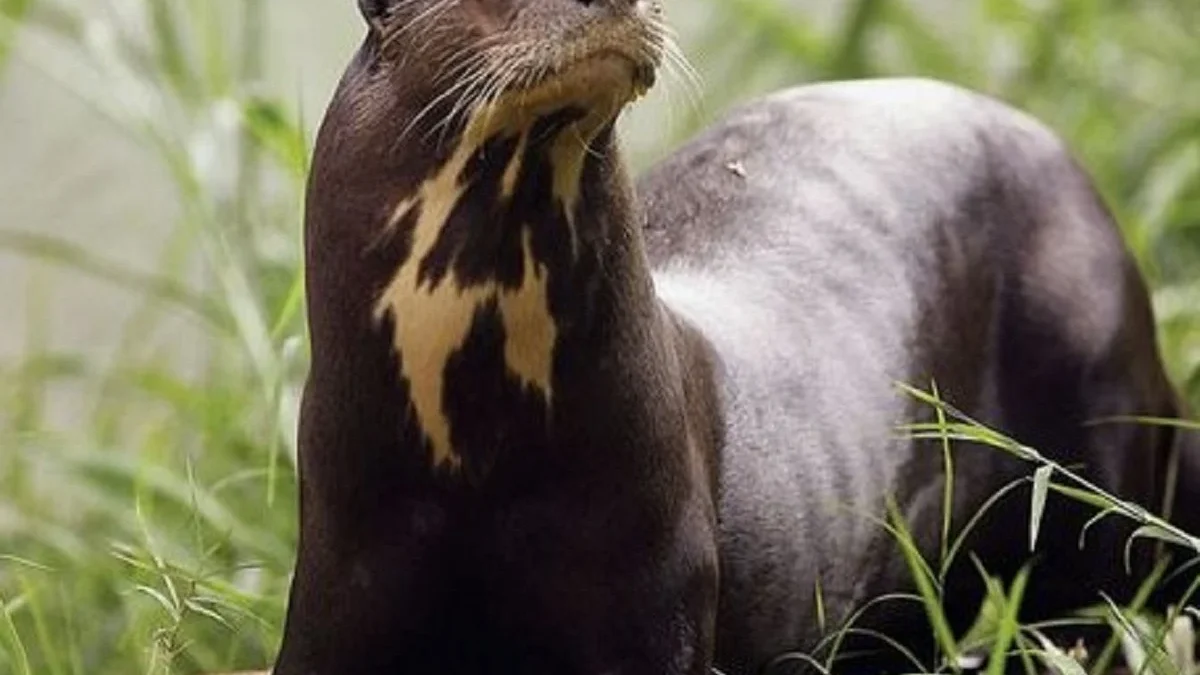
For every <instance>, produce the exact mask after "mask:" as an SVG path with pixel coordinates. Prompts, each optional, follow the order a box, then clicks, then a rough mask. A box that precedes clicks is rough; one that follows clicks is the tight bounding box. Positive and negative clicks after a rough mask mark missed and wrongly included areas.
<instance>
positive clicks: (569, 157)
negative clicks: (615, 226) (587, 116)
mask: <svg viewBox="0 0 1200 675" xmlns="http://www.w3.org/2000/svg"><path fill="white" fill-rule="evenodd" d="M593 133H594V132H593ZM589 140H590V139H589ZM588 142H589V141H585V140H584V136H583V135H582V131H581V130H580V129H579V128H578V126H577V125H571V126H570V127H568V128H567V129H566V130H565V131H564V132H563V133H561V134H559V136H558V138H556V139H554V145H552V146H551V147H550V166H551V168H552V170H553V172H554V186H553V194H554V198H555V199H556V200H558V203H559V204H561V205H562V209H563V214H564V215H565V217H566V219H567V229H568V230H570V233H571V254H572V256H575V255H578V253H579V233H578V232H577V231H576V229H575V207H576V206H577V205H578V203H579V187H580V186H579V183H580V181H581V180H582V177H583V163H584V159H585V158H586V157H587V153H588V152H589V149H588V146H587V144H588Z"/></svg>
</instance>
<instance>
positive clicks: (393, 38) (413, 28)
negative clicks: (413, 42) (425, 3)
mask: <svg viewBox="0 0 1200 675" xmlns="http://www.w3.org/2000/svg"><path fill="white" fill-rule="evenodd" d="M457 2H458V0H437V2H434V3H433V4H432V5H430V6H429V7H426V8H425V9H423V10H421V12H420V13H418V14H417V15H416V16H414V17H413V18H412V19H410V20H409V21H408V23H406V24H405V25H403V26H400V27H399V28H397V29H396V30H394V31H392V32H391V33H390V34H389V35H387V36H385V37H384V40H383V43H382V48H383V49H387V48H389V47H391V46H392V45H393V44H395V43H396V42H397V41H398V40H400V38H402V37H404V36H405V35H409V34H413V33H414V32H418V31H417V29H419V28H420V27H421V26H422V24H425V23H427V22H433V21H436V20H437V19H439V18H441V17H442V16H444V15H445V14H446V12H447V11H448V10H449V9H450V8H451V7H453V6H454V5H455V4H456V3H457ZM431 42H432V41H431V40H426V45H428V44H430V43H431ZM414 51H415V52H422V51H424V47H418V48H417V49H415V50H414Z"/></svg>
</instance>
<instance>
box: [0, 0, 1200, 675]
mask: <svg viewBox="0 0 1200 675" xmlns="http://www.w3.org/2000/svg"><path fill="white" fill-rule="evenodd" d="M326 4H328V3H326ZM342 4H344V5H345V7H344V12H345V13H347V14H349V13H352V11H353V3H352V2H350V0H344V1H343V2H342ZM268 5H269V3H266V2H265V1H264V0H104V1H101V0H83V1H74V2H73V1H70V0H0V67H11V66H13V64H14V63H15V64H24V65H26V66H28V67H32V68H33V70H34V71H35V72H36V73H38V74H39V76H41V77H44V78H45V79H46V80H47V81H49V82H53V83H54V84H55V86H57V87H61V88H63V89H64V90H65V91H68V92H70V93H71V94H72V95H73V96H77V97H79V98H80V99H81V100H83V101H84V102H85V103H86V105H87V107H88V109H89V110H90V111H91V113H90V114H92V115H94V116H95V117H97V118H99V119H102V120H104V126H101V127H97V128H100V129H103V133H111V134H123V135H125V136H126V137H128V138H130V139H133V140H134V141H135V142H136V143H137V144H138V145H139V146H141V147H142V148H143V149H144V150H145V152H146V153H147V155H148V156H150V157H152V158H153V160H154V162H155V167H156V173H157V174H158V176H159V177H160V178H162V177H165V178H166V180H160V181H159V182H158V184H159V185H163V186H166V188H167V189H169V194H168V195H167V199H168V200H169V201H171V202H172V203H173V204H175V205H177V206H178V209H177V213H178V215H177V217H175V218H174V219H172V220H171V221H169V222H157V223H147V225H146V227H147V234H146V236H147V237H148V238H151V237H152V238H153V239H154V241H155V242H156V244H155V245H154V246H147V247H146V249H145V255H144V256H143V258H145V259H148V260H152V261H154V264H150V265H130V264H126V263H125V262H124V261H122V260H120V259H119V258H114V257H112V256H106V255H103V254H100V253H97V250H99V249H102V248H103V247H102V246H100V244H101V243H102V242H103V239H104V238H105V237H106V230H105V228H104V227H103V226H102V225H103V224H102V223H97V224H96V227H94V228H90V229H89V230H88V231H87V233H86V234H85V235H83V236H63V235H61V234H59V233H58V232H59V230H58V229H57V228H56V227H55V223H40V222H16V221H15V219H14V222H0V251H3V252H6V253H7V254H8V255H10V256H19V257H20V258H21V259H23V260H27V261H38V264H37V265H36V266H31V267H29V268H20V269H22V270H25V269H31V270H39V271H38V272H37V273H36V274H35V275H34V276H33V282H31V283H29V284H28V285H27V289H26V291H25V292H26V293H27V295H28V296H29V298H28V299H29V302H28V303H27V304H28V307H29V310H28V311H27V312H26V316H24V317H10V318H6V319H4V320H0V332H2V331H10V332H11V331H15V332H18V333H20V335H19V338H20V339H19V341H18V344H20V345H21V346H20V348H19V349H16V350H14V351H13V353H8V354H2V355H0V357H2V358H3V361H2V362H0V673H10V672H11V673H19V674H21V675H31V674H36V675H79V674H84V673H86V674H87V675H118V674H119V675H128V674H129V673H137V672H144V673H168V672H180V673H194V672H204V671H218V670H223V669H229V668H232V667H249V666H261V665H263V664H265V663H267V662H268V661H269V659H270V657H271V655H272V654H273V652H274V649H275V646H276V643H277V640H278V637H279V627H280V621H281V616H282V610H283V603H284V598H285V591H286V588H287V582H288V575H289V573H290V567H291V563H292V551H293V546H294V541H295V515H294V502H295V481H294V475H293V457H294V452H295V448H294V416H295V408H296V396H297V391H298V386H299V384H300V382H301V379H302V377H303V372H304V368H305V363H306V349H305V335H304V330H303V320H302V319H303V316H302V313H303V304H302V295H301V289H302V285H301V273H300V269H299V267H298V260H299V254H300V248H299V223H300V219H301V209H300V203H301V201H300V197H301V193H302V181H303V176H304V172H305V167H306V162H307V154H308V148H309V139H310V137H311V131H312V128H313V126H314V124H315V122H316V116H315V115H313V114H312V111H311V110H309V111H308V113H307V115H306V114H305V112H303V111H304V110H306V108H305V107H304V106H302V105H301V104H300V103H298V101H297V98H296V96H295V94H294V92H293V91H289V90H288V89H287V87H278V86H272V85H271V81H270V73H269V72H268V71H269V69H270V63H271V62H272V59H273V54H274V53H275V52H274V50H277V49H278V48H279V43H280V42H282V41H284V40H286V39H287V36H286V35H281V34H280V33H279V32H278V30H277V29H276V28H275V26H277V24H276V23H275V22H274V21H272V20H271V19H270V16H269V15H268V12H269V11H271V7H269V6H268ZM276 9H278V8H276ZM668 11H669V12H671V13H672V14H673V15H674V17H675V18H676V23H677V25H679V26H680V28H681V31H682V33H683V38H684V39H683V43H684V47H685V50H686V52H687V53H688V54H689V55H690V56H691V57H692V58H693V60H694V61H695V63H696V65H697V67H698V69H699V70H700V71H701V73H702V74H703V76H704V84H705V86H704V88H703V90H702V93H701V94H700V97H699V100H698V101H695V102H694V103H688V97H687V92H686V89H685V88H684V87H681V86H679V85H678V84H676V85H675V86H672V85H671V83H666V84H665V85H664V86H661V87H660V88H659V93H658V94H657V95H656V96H654V97H652V98H651V100H650V101H649V103H647V104H645V105H644V106H642V107H641V108H639V109H638V110H635V111H634V112H633V113H632V114H631V115H629V116H628V117H627V119H626V121H625V124H624V126H625V131H626V132H627V133H626V136H627V138H628V140H629V145H630V146H631V150H632V156H633V157H634V159H635V162H636V163H637V164H638V165H639V166H645V165H646V164H647V163H648V162H650V161H653V159H654V158H655V157H658V156H661V154H662V153H664V152H666V151H667V150H669V148H670V147H672V146H673V145H674V144H676V143H678V142H679V141H680V140H681V139H682V138H684V137H686V136H687V135H688V134H690V133H692V132H693V131H694V130H695V129H697V128H699V127H700V126H703V125H704V124H706V123H707V122H709V121H711V120H712V119H713V118H714V116H716V115H718V114H719V113H720V112H721V111H722V110H723V109H725V108H726V107H727V106H729V105H731V104H733V103H735V102H737V101H741V100H744V99H746V98H748V97H750V96H752V95H753V94H755V93H757V92H761V91H765V90H768V89H771V88H774V87H777V86H782V85H785V84H790V83H797V82H802V81H810V80H815V79H823V78H841V77H861V76H867V75H887V74H923V75H930V76H935V77H941V78H945V79H949V80H952V81H955V82H959V83H962V84H965V85H968V86H972V87H975V88H979V89H983V90H985V91H988V92H991V93H993V94H996V95H998V96H1000V97H1002V98H1004V99H1007V100H1009V101H1011V102H1013V103H1015V104H1017V105H1019V106H1022V107H1024V108H1027V109H1029V110H1030V111H1032V112H1033V113H1034V114H1036V115H1038V116H1039V117H1041V118H1042V119H1044V120H1046V121H1047V122H1048V123H1049V124H1051V125H1052V126H1053V127H1055V128H1056V129H1058V130H1059V131H1060V132H1061V133H1062V134H1063V135H1064V136H1066V138H1067V139H1068V140H1069V141H1070V142H1071V144H1072V145H1073V147H1074V148H1075V150H1076V151H1077V152H1078V154H1079V156H1080V157H1081V158H1082V160H1083V162H1084V164H1085V165H1086V166H1087V167H1088V168H1089V169H1090V170H1091V171H1092V172H1093V173H1094V175H1095V176H1096V179H1097V181H1098V183H1099V185H1100V188H1101V190H1102V192H1103V193H1104V195H1105V197H1106V198H1107V200H1108V202H1109V204H1110V205H1111V206H1112V208H1113V209H1114V210H1115V211H1116V213H1117V214H1118V216H1119V218H1120V220H1121V223H1122V225H1123V227H1124V230H1125V234H1126V236H1127V239H1128V241H1129V243H1130V245H1131V247H1132V248H1133V250H1134V252H1135V254H1136V256H1137V258H1138V261H1139V263H1140V265H1141V267H1142V269H1143V270H1144V272H1145V273H1146V275H1147V278H1148V279H1149V280H1150V283H1151V285H1152V286H1153V288H1154V299H1155V304H1156V308H1157V310H1158V317H1159V322H1160V329H1161V342H1162V347H1163V351H1164V355H1165V357H1166V359H1167V362H1168V365H1169V369H1170V371H1171V374H1172V376H1173V377H1174V378H1175V380H1176V382H1178V383H1179V385H1180V386H1181V388H1183V389H1184V390H1185V391H1186V392H1187V393H1188V395H1189V397H1190V399H1191V400H1192V402H1193V403H1194V404H1200V2H1196V0H1139V1H1138V2H1130V1H1128V0H941V1H939V0H924V1H918V0H845V1H844V2H836V3H833V2H815V1H814V2H807V3H806V2H785V1H784V0H689V2H688V3H687V4H686V5H685V4H684V3H683V1H682V0H679V1H678V2H668ZM346 25H347V26H352V25H353V24H350V23H348V24H346ZM353 37H354V36H353V35H341V36H339V37H338V38H337V39H338V40H340V41H343V42H344V43H345V44H350V42H352V40H353ZM347 57H348V53H339V54H337V56H336V57H335V61H336V62H335V63H333V64H331V66H330V68H329V71H328V72H330V73H333V72H335V71H336V69H337V68H340V64H341V63H342V62H344V60H345V58H347ZM309 84H310V85H311V86H312V87H313V88H315V89H316V90H317V91H318V92H319V93H321V95H322V96H323V95H324V92H326V91H328V90H329V88H330V87H331V86H332V81H331V80H330V81H324V80H323V81H320V82H316V83H309ZM281 91H282V93H280V92H281ZM4 95H14V94H13V90H12V89H9V88H7V86H6V85H4V84H3V83H0V96H4ZM27 159H28V158H13V157H8V158H6V159H5V162H6V163H8V162H15V161H25V160H27ZM72 161H73V157H72V156H71V154H70V152H69V151H65V152H63V153H62V154H61V155H60V156H57V157H56V158H55V159H54V162H53V163H50V164H49V165H45V163H43V166H44V170H45V171H47V173H52V172H53V170H54V168H55V167H56V166H59V165H65V164H68V163H70V162H72ZM45 184H46V185H47V186H48V187H47V188H46V189H53V185H54V182H53V181H52V180H49V176H47V180H46V182H45ZM3 189H4V186H3V185H0V191H2V190H3ZM71 196H72V195H66V194H63V195H58V196H55V198H62V199H67V198H69V197H71ZM152 197H154V195H150V194H147V195H146V198H147V199H148V200H149V199H151V198H152ZM81 198H87V195H84V196H83V197H81ZM47 269H50V270H56V272H53V273H51V272H46V270H47ZM30 274H33V273H30ZM54 274H62V275H69V278H70V279H72V281H71V283H73V284H75V286H73V287H72V288H75V289H76V291H75V292H78V293H82V294H83V297H87V291H88V289H90V288H91V287H93V286H98V285H103V286H112V287H115V288H119V289H121V290H122V291H123V292H124V293H126V294H127V295H128V296H129V297H132V298H134V300H135V301H134V303H133V304H132V305H130V307H131V309H129V311H127V312H123V313H121V314H120V315H116V314H114V315H110V316H109V317H108V319H107V321H109V322H112V323H117V324H119V331H118V334H119V336H120V337H119V338H118V339H115V340H113V341H112V344H107V345H106V349H104V350H102V351H100V352H96V351H94V350H93V351H86V350H64V349H60V348H56V347H54V345H55V344H58V341H57V340H56V335H55V334H54V333H53V331H54V330H64V329H63V328H62V326H61V325H59V326H54V322H53V321H50V320H48V319H47V318H46V316H45V313H46V312H47V310H46V309H45V303H43V302H39V298H41V297H42V296H41V295H40V294H41V293H42V291H41V290H40V289H41V288H42V285H41V284H42V282H45V281H46V279H48V278H50V279H53V275H54ZM4 281H5V284H4V286H3V287H2V288H4V290H3V291H2V293H5V294H7V293H18V292H20V291H19V290H18V288H20V287H21V286H22V285H23V283H24V281H25V280H24V279H21V280H17V279H5V280H4ZM67 325H68V328H66V329H65V330H70V331H75V332H78V333H81V334H85V335H86V334H88V333H90V332H92V331H98V332H99V333H103V332H104V331H102V330H99V327H97V326H94V325H88V324H83V323H78V324H71V323H68V324H67ZM110 328H111V326H110ZM181 336H182V337H181ZM181 345H182V346H181ZM64 410H66V411H68V412H67V413H64V412H63V411H64Z"/></svg>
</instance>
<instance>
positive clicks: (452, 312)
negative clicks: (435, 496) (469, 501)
mask: <svg viewBox="0 0 1200 675" xmlns="http://www.w3.org/2000/svg"><path fill="white" fill-rule="evenodd" d="M472 152H474V147H473V146H470V145H465V144H464V145H462V146H460V147H459V148H458V149H457V150H456V151H455V153H454V154H453V155H452V156H451V158H450V160H449V161H448V162H447V163H446V165H445V166H444V167H442V170H441V171H440V172H438V173H437V174H436V175H434V177H433V178H431V179H429V180H427V181H425V183H424V184H423V185H422V186H421V188H420V195H421V199H420V201H421V205H422V209H421V214H420V216H419V217H418V218H417V223H416V226H415V227H414V229H413V236H412V249H411V251H410V252H409V256H408V258H407V259H405V261H404V263H403V264H402V265H401V266H400V269H399V270H397V272H396V274H395V276H393V277H392V281H391V283H390V284H388V287H387V288H386V289H385V290H384V292H383V294H382V295H381V296H380V297H379V300H378V301H377V303H376V305H375V317H376V319H382V318H383V317H385V316H386V315H387V314H389V313H390V314H391V315H392V319H393V321H392V325H393V335H392V343H393V345H394V346H395V348H396V351H397V352H398V353H399V354H400V360H401V370H402V374H403V376H404V378H405V380H407V381H408V386H409V399H410V400H411V401H412V406H413V410H414V412H415V413H416V416H417V421H418V423H419V424H420V426H421V429H422V430H423V431H424V432H425V435H426V436H427V437H428V438H429V442H430V444H431V445H432V446H433V455H434V464H435V465H437V466H442V465H446V464H448V465H449V466H450V467H451V468H457V467H458V466H459V464H460V463H461V460H460V458H458V457H457V456H455V455H454V453H453V452H452V451H451V447H450V423H449V420H447V419H446V415H445V411H444V410H443V409H442V392H443V388H444V382H443V379H444V377H443V374H444V371H445V367H446V362H447V360H448V359H449V358H450V355H451V354H453V353H454V352H455V351H456V350H458V349H459V348H461V347H462V344H463V342H464V341H465V340H466V335H467V330H468V329H469V328H470V323H471V319H472V318H473V316H474V313H475V308H476V307H477V306H478V303H479V302H480V300H481V297H480V296H485V295H486V289H476V290H475V291H474V293H472V295H473V296H475V297H464V294H463V292H462V290H460V289H459V288H458V284H450V283H446V281H445V280H442V281H441V282H437V283H432V284H431V283H426V284H424V286H423V285H422V284H421V282H420V281H419V279H418V270H419V268H420V263H421V261H422V260H424V259H425V257H426V256H427V255H428V254H429V252H430V250H432V249H433V247H434V245H435V244H436V243H437V239H438V235H439V234H440V233H441V231H442V228H443V227H444V226H445V224H446V221H447V220H448V219H449V217H450V213H451V212H452V210H453V209H454V205H455V204H456V203H457V202H458V200H459V198H460V197H461V196H462V193H463V191H464V187H463V186H460V185H459V184H458V177H459V174H460V173H462V170H463V167H464V166H466V163H467V161H468V160H469V159H470V157H471V154H472ZM405 201H409V200H405ZM401 207H403V203H402V204H401ZM408 208H411V206H409V207H408ZM396 212H397V213H400V214H401V216H400V217H403V212H402V209H397V211H396Z"/></svg>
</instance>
